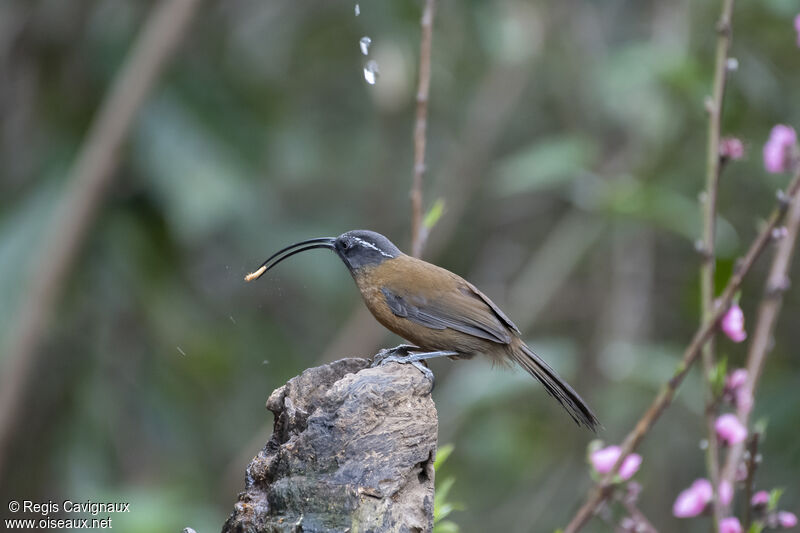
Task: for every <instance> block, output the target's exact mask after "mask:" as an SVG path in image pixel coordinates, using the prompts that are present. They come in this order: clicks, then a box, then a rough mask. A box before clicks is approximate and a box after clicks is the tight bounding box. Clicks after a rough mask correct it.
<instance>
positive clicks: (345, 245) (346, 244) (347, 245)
mask: <svg viewBox="0 0 800 533" xmlns="http://www.w3.org/2000/svg"><path fill="white" fill-rule="evenodd" d="M349 248H350V242H349V241H342V250H348V249H349Z"/></svg>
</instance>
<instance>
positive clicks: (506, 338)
mask: <svg viewBox="0 0 800 533" xmlns="http://www.w3.org/2000/svg"><path fill="white" fill-rule="evenodd" d="M381 292H383V295H384V297H385V298H386V304H387V305H388V306H389V309H391V311H392V313H394V314H395V315H397V316H399V317H402V318H407V319H408V320H411V321H413V322H416V323H417V324H420V325H422V326H425V327H428V328H431V329H440V330H441V329H446V328H450V329H453V330H455V331H460V332H462V333H466V334H468V335H472V336H474V337H478V338H481V339H486V340H488V341H492V342H497V343H500V344H509V343H510V342H511V334H510V333H509V331H508V328H507V326H506V325H505V323H504V322H503V321H502V319H501V318H499V317H498V316H497V311H495V310H494V307H493V305H494V304H492V305H489V304H488V303H486V302H485V300H484V299H483V298H479V300H480V301H482V302H483V305H475V301H474V296H470V295H469V294H467V293H465V292H461V293H454V294H449V293H448V294H447V295H446V296H444V297H442V298H439V299H437V300H435V301H429V300H425V299H422V298H419V297H415V296H413V295H404V294H398V293H396V292H393V291H392V290H390V289H388V288H386V287H382V288H381ZM509 323H510V321H509ZM512 326H513V324H512ZM514 328H516V327H515V326H514Z"/></svg>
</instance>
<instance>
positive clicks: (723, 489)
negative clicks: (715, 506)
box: [717, 481, 733, 505]
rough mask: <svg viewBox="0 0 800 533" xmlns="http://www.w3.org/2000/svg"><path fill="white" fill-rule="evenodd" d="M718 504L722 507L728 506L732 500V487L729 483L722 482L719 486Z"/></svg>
mask: <svg viewBox="0 0 800 533" xmlns="http://www.w3.org/2000/svg"><path fill="white" fill-rule="evenodd" d="M717 494H718V495H719V502H720V503H721V504H722V505H728V504H729V503H731V501H732V500H733V485H731V482H730V481H723V482H722V483H720V484H719V491H718V492H717Z"/></svg>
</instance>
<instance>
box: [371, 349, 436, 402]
mask: <svg viewBox="0 0 800 533" xmlns="http://www.w3.org/2000/svg"><path fill="white" fill-rule="evenodd" d="M414 348H416V346H414ZM391 351H392V350H381V351H380V352H378V355H376V356H375V360H374V361H373V363H372V367H373V368H374V367H376V366H383V365H385V364H386V363H400V364H402V365H407V364H411V365H412V366H413V367H414V368H416V369H417V370H419V371H420V372H422V375H423V376H425V377H426V378H428V381H430V382H431V391H433V387H434V385H435V384H436V378H435V377H434V375H433V371H432V370H431V369H430V368H428V367H427V366H426V365H425V363H423V362H422V361H415V360H413V359H409V357H408V356H406V357H401V356H399V355H392V354H391V353H387V354H383V352H391ZM381 355H383V356H382V357H380V356H381ZM379 357H380V360H379V359H378V358H379Z"/></svg>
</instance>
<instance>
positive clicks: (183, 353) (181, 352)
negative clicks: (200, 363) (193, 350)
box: [176, 346, 186, 356]
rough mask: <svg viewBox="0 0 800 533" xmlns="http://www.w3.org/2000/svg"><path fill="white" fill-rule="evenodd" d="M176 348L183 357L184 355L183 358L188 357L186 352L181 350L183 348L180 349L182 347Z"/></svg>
mask: <svg viewBox="0 0 800 533" xmlns="http://www.w3.org/2000/svg"><path fill="white" fill-rule="evenodd" d="M176 348H177V349H178V352H180V354H181V355H183V356H185V355H186V352H184V351H183V350H182V349H181V347H180V346H176Z"/></svg>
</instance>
